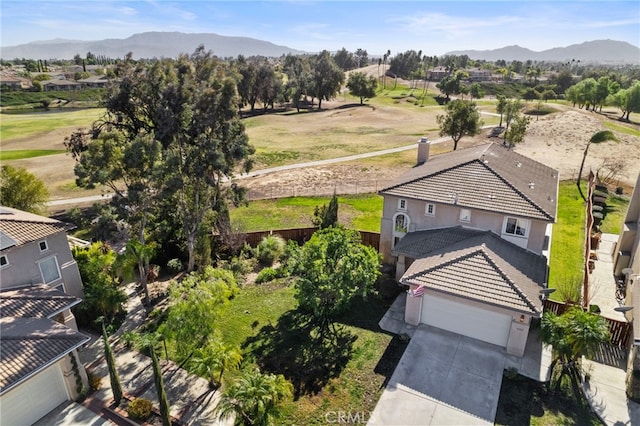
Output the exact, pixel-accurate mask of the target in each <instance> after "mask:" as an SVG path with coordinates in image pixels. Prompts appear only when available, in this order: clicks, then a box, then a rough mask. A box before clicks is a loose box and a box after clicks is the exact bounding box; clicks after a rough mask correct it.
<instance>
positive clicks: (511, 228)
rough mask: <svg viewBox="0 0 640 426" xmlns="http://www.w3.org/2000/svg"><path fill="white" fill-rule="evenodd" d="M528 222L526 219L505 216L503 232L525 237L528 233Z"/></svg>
mask: <svg viewBox="0 0 640 426" xmlns="http://www.w3.org/2000/svg"><path fill="white" fill-rule="evenodd" d="M529 226H530V222H529V220H527V219H519V218H517V217H505V219H504V233H505V234H507V235H513V236H515V237H527V236H528V235H529Z"/></svg>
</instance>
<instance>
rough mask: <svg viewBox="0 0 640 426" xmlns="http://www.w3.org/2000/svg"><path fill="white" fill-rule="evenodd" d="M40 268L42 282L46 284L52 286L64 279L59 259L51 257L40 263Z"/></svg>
mask: <svg viewBox="0 0 640 426" xmlns="http://www.w3.org/2000/svg"><path fill="white" fill-rule="evenodd" d="M38 267H39V268H40V274H42V281H43V282H44V283H45V284H50V283H52V282H54V281H57V280H59V279H60V278H62V275H60V267H59V266H58V259H57V258H56V257H55V256H49V257H47V258H44V259H42V260H40V261H38Z"/></svg>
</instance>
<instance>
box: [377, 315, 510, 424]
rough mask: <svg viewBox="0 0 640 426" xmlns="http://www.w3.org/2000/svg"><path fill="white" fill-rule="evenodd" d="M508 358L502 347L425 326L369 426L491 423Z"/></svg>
mask: <svg viewBox="0 0 640 426" xmlns="http://www.w3.org/2000/svg"><path fill="white" fill-rule="evenodd" d="M505 362H506V355H505V351H504V349H503V348H500V347H498V346H494V345H491V344H489V343H484V342H480V341H478V340H475V339H471V338H468V337H464V336H461V335H458V334H455V333H451V332H448V331H445V330H441V329H438V328H435V327H430V326H427V325H421V326H420V327H419V328H418V329H417V330H416V331H415V334H414V335H413V338H412V339H411V342H410V343H409V345H408V346H407V349H406V350H405V352H404V355H403V356H402V358H401V359H400V362H399V363H398V366H397V367H396V369H395V371H394V372H393V375H392V376H391V379H390V381H389V384H388V385H387V387H386V389H385V390H384V392H383V393H382V396H381V397H380V400H379V401H378V404H377V405H376V408H375V410H374V411H373V413H371V416H370V421H369V424H370V425H483V424H489V425H492V424H493V423H494V420H495V417H496V410H497V407H498V397H499V396H500V386H501V384H502V373H503V371H504V368H505Z"/></svg>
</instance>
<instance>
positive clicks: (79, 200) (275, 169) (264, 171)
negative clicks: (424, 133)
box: [47, 112, 500, 206]
mask: <svg viewBox="0 0 640 426" xmlns="http://www.w3.org/2000/svg"><path fill="white" fill-rule="evenodd" d="M482 114H486V115H497V116H498V117H499V116H500V115H499V114H494V113H490V112H487V113H484V112H483V113H482ZM492 127H496V126H495V125H491V126H482V128H483V129H489V128H492ZM449 140H451V138H450V137H448V136H446V137H443V138H438V139H433V140H432V141H430V142H431V144H432V145H433V144H438V143H443V142H447V141H449ZM416 146H417V145H416V144H415V143H413V144H411V145H406V146H401V147H398V148H390V149H383V150H380V151H373V152H367V153H364V154H355V155H348V156H346V157H338V158H328V159H326V160H318V161H308V162H306V163H296V164H287V165H284V166H278V167H271V168H268V169H261V170H255V171H253V172H249V173H244V174H241V175H238V176H236V179H248V178H252V177H255V176H261V175H266V174H268V173H277V172H282V171H287V170H294V169H302V168H306V167H317V166H324V165H327V164H335V163H344V162H346V161H353V160H359V159H361V158H369V157H377V156H380V155H387V154H394V153H396V152H402V151H409V150H410V149H416ZM111 197H113V194H111V193H108V194H102V195H90V196H87V197H79V198H65V199H61V200H51V201H49V202H48V203H47V205H48V206H65V205H70V204H81V203H90V202H94V201H101V200H109V199H110V198H111Z"/></svg>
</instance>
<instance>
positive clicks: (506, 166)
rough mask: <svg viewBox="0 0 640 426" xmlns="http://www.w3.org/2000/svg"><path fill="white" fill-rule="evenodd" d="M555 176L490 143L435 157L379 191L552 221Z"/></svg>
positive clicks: (547, 170) (527, 159)
mask: <svg viewBox="0 0 640 426" xmlns="http://www.w3.org/2000/svg"><path fill="white" fill-rule="evenodd" d="M558 176H559V175H558V171H557V170H554V169H552V168H550V167H548V166H545V165H544V164H542V163H539V162H537V161H534V160H532V159H530V158H527V157H525V156H523V155H520V154H518V153H516V152H514V151H512V150H509V149H506V148H505V147H503V146H501V145H499V144H495V143H490V144H485V145H480V146H475V147H471V148H466V149H462V150H459V151H453V152H450V153H446V154H441V155H437V156H434V157H432V158H430V159H429V160H428V161H427V162H425V163H424V164H423V165H421V166H418V167H415V168H414V169H412V170H410V171H409V172H408V173H406V174H404V175H403V176H401V177H399V178H398V179H397V180H396V181H394V182H393V183H392V184H391V185H390V186H388V187H387V188H384V189H382V190H381V191H380V193H381V194H383V195H386V194H388V195H394V196H398V197H405V198H413V199H419V200H425V201H430V202H435V203H445V204H452V203H454V200H455V203H456V204H457V205H459V206H461V207H465V208H472V209H477V210H486V211H494V212H500V213H508V214H513V215H516V216H521V217H527V218H532V219H538V220H545V221H550V222H554V221H555V219H556V213H557V197H558V195H557V194H558V182H559V177H558Z"/></svg>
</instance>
